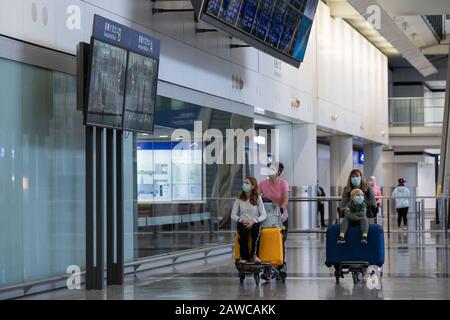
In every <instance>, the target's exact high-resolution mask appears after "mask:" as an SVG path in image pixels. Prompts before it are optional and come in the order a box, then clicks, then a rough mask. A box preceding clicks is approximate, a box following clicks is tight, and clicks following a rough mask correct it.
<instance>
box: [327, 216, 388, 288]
mask: <svg viewBox="0 0 450 320" xmlns="http://www.w3.org/2000/svg"><path fill="white" fill-rule="evenodd" d="M339 229H340V226H339V225H337V224H335V225H331V226H329V227H328V230H327V238H326V262H325V264H326V265H327V267H331V266H334V267H335V269H336V271H335V276H336V281H337V282H339V278H343V274H344V273H350V272H351V273H352V275H353V280H354V282H355V283H356V282H358V281H359V273H361V274H363V275H364V273H365V272H366V270H367V268H368V267H369V266H378V267H380V268H381V267H382V266H383V264H384V231H383V228H382V227H381V226H380V225H377V224H371V225H370V226H369V234H368V239H367V240H368V244H362V243H361V227H360V226H359V225H356V226H350V227H349V229H348V231H347V233H346V234H345V241H346V243H345V244H337V240H338V237H339ZM347 269H348V272H345V271H346V270H347Z"/></svg>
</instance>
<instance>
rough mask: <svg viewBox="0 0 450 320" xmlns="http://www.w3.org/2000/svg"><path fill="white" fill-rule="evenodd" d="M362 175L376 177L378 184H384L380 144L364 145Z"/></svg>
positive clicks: (381, 147)
mask: <svg viewBox="0 0 450 320" xmlns="http://www.w3.org/2000/svg"><path fill="white" fill-rule="evenodd" d="M364 176H365V177H366V178H367V179H369V178H370V177H371V176H375V177H376V178H377V182H378V185H380V186H381V187H383V186H384V181H383V146H382V145H381V144H366V145H364Z"/></svg>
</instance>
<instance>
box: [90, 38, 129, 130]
mask: <svg viewBox="0 0 450 320" xmlns="http://www.w3.org/2000/svg"><path fill="white" fill-rule="evenodd" d="M92 46H93V47H92V65H91V72H90V81H89V96H88V101H89V103H88V105H87V113H86V123H87V124H100V125H102V126H105V127H112V128H121V127H122V114H123V97H124V91H125V74H126V62H127V51H126V50H124V49H121V48H118V47H115V46H112V45H110V44H107V43H104V42H101V41H98V40H94V41H93V44H92Z"/></svg>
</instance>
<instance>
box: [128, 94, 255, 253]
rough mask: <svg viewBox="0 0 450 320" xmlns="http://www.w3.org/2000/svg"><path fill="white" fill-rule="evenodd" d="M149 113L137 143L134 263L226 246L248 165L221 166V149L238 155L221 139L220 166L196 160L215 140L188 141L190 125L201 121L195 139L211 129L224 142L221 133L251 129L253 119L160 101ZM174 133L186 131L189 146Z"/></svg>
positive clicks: (229, 239) (174, 101)
mask: <svg viewBox="0 0 450 320" xmlns="http://www.w3.org/2000/svg"><path fill="white" fill-rule="evenodd" d="M155 112H156V113H155V125H156V126H155V132H154V134H153V135H142V134H141V135H138V138H137V150H136V153H137V157H136V158H137V184H138V216H137V222H136V224H137V233H136V247H135V250H136V251H135V253H136V258H143V257H148V256H152V255H157V254H163V253H168V252H174V251H179V250H186V249H192V248H197V247H204V246H211V245H218V244H225V243H230V241H231V236H232V233H231V231H230V230H231V225H232V224H231V221H230V213H231V206H232V203H233V199H232V198H235V197H236V196H237V194H238V193H239V191H240V189H241V185H242V182H243V179H244V177H245V176H246V175H253V171H254V170H253V166H249V165H243V164H227V161H226V149H227V148H226V144H230V143H231V144H232V147H231V149H232V150H233V151H235V156H236V153H237V152H238V150H239V149H238V146H237V144H236V141H234V140H232V141H229V139H228V140H227V139H224V140H223V143H224V149H225V150H224V154H223V159H224V161H223V162H224V164H218V163H213V164H209V162H208V161H207V160H206V159H205V157H203V156H202V155H203V154H205V153H206V154H208V152H207V148H208V147H209V146H211V143H214V141H215V140H214V139H212V140H211V141H209V142H207V143H202V142H201V141H200V143H198V141H194V140H195V139H194V137H195V135H194V128H195V126H194V122H195V121H199V122H201V129H200V130H198V132H200V133H201V135H203V134H204V133H205V132H206V130H208V129H215V131H213V132H216V133H221V135H222V136H223V137H224V138H225V137H226V130H227V129H243V130H244V131H246V130H247V129H251V128H253V119H252V118H248V117H244V116H240V115H237V114H232V113H229V112H224V111H219V110H216V109H212V108H207V107H200V106H198V105H193V104H189V103H186V102H183V101H179V100H174V99H169V98H164V97H158V101H157V107H156V111H155ZM176 129H184V130H186V132H188V133H189V136H190V137H191V141H189V143H186V137H184V139H181V138H180V139H178V140H177V139H176V138H178V136H176V134H177V133H178V132H179V131H175V130H176ZM208 131H209V130H208ZM172 135H174V137H172ZM174 138H175V139H174ZM248 142H249V141H248V140H246V145H245V154H246V157H247V156H248V148H249V143H248ZM212 155H215V154H214V152H213V153H212ZM236 162H237V158H236ZM245 163H248V161H245Z"/></svg>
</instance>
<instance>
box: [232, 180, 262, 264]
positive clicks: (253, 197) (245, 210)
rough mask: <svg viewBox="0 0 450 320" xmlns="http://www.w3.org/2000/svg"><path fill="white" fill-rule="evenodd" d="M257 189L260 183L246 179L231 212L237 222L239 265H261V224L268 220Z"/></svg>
mask: <svg viewBox="0 0 450 320" xmlns="http://www.w3.org/2000/svg"><path fill="white" fill-rule="evenodd" d="M257 187H258V182H257V181H256V179H255V178H253V177H248V178H246V179H245V180H244V183H243V185H242V191H241V193H240V194H239V198H238V199H236V201H235V202H234V205H233V210H232V212H231V219H233V220H234V221H236V222H237V231H238V236H239V237H238V239H239V249H240V258H241V260H240V261H239V263H248V262H255V263H261V260H260V259H259V257H258V253H259V240H260V235H261V222H263V221H264V220H265V219H266V217H267V214H266V210H265V209H264V203H263V201H262V198H261V197H260V196H259V195H258V191H257ZM249 233H250V235H251V237H252V248H251V252H249V251H248V249H249V248H248V234H249Z"/></svg>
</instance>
